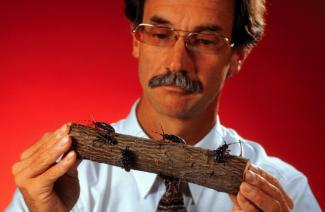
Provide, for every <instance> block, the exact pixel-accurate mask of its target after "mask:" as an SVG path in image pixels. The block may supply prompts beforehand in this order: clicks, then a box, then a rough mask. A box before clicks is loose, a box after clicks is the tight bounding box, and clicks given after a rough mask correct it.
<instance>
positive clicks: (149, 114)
mask: <svg viewBox="0 0 325 212" xmlns="http://www.w3.org/2000/svg"><path fill="white" fill-rule="evenodd" d="M217 99H218V97H217ZM218 102H219V101H215V103H213V104H210V105H209V106H208V108H206V109H205V110H203V111H202V112H201V113H198V114H197V115H196V116H194V117H191V118H186V119H184V118H179V117H172V116H167V115H165V114H161V113H159V112H157V111H156V110H154V108H153V107H152V106H151V105H150V103H149V102H148V101H146V100H144V99H143V98H141V99H140V102H139V104H138V106H137V110H136V114H137V118H138V121H139V123H140V125H141V127H142V129H143V130H144V132H145V133H146V134H147V135H148V136H149V137H150V138H151V139H154V140H161V139H162V136H161V135H160V134H163V132H164V133H165V134H173V135H176V136H180V137H182V138H184V139H185V140H186V142H187V144H190V145H195V144H196V143H198V142H199V141H200V140H201V139H202V138H203V137H204V136H205V135H206V134H208V132H209V131H210V130H211V129H212V128H213V127H214V125H215V123H216V115H217V113H218ZM157 120H159V121H157Z"/></svg>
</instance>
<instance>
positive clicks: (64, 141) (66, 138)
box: [60, 136, 69, 146]
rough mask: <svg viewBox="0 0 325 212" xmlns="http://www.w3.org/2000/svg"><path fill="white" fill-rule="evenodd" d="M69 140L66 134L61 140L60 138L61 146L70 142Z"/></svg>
mask: <svg viewBox="0 0 325 212" xmlns="http://www.w3.org/2000/svg"><path fill="white" fill-rule="evenodd" d="M68 141H69V136H64V137H63V138H62V139H61V140H60V146H64V145H65V144H66V143H68Z"/></svg>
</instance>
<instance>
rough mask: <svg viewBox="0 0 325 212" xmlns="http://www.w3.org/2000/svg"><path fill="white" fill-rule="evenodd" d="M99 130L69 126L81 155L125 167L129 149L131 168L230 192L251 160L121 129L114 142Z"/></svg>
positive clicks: (237, 185) (235, 191)
mask: <svg viewBox="0 0 325 212" xmlns="http://www.w3.org/2000/svg"><path fill="white" fill-rule="evenodd" d="M98 133H102V134H103V130H101V129H96V128H93V127H89V126H84V125H79V124H72V125H71V126H70V133H69V134H70V136H71V137H72V141H73V148H74V149H75V151H76V152H77V155H78V156H79V158H81V159H88V160H92V161H96V162H99V163H106V164H110V165H113V166H119V167H123V158H122V152H123V151H124V152H125V150H127V151H128V152H131V154H132V155H131V156H132V157H130V158H129V159H130V160H131V162H132V163H131V164H129V167H130V168H131V169H135V170H141V171H146V172H153V173H157V174H161V175H165V176H172V177H177V178H180V179H181V180H182V181H184V182H191V183H195V184H199V185H202V186H205V187H209V188H212V189H215V190H217V191H220V192H226V193H229V194H237V193H238V191H239V186H240V184H241V182H242V180H243V176H244V173H245V170H246V169H247V167H248V164H249V161H248V160H247V159H245V158H242V157H237V156H230V157H229V158H227V159H226V160H225V162H222V163H219V162H217V161H216V160H215V159H214V158H215V152H214V151H212V150H207V149H202V148H199V147H193V146H190V145H186V144H176V143H171V142H168V141H156V140H151V139H145V138H139V137H134V136H130V135H123V134H119V133H113V135H112V136H111V137H113V138H114V139H116V141H117V143H116V144H115V145H112V144H109V142H107V141H108V140H107V139H106V140H105V139H104V140H103V138H104V137H103V136H98ZM130 160H127V161H129V162H130ZM124 161H125V160H124Z"/></svg>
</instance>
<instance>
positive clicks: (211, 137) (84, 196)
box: [6, 102, 321, 212]
mask: <svg viewBox="0 0 325 212" xmlns="http://www.w3.org/2000/svg"><path fill="white" fill-rule="evenodd" d="M137 103H138V102H136V103H135V104H134V105H133V107H132V109H131V112H130V114H129V116H128V117H127V118H126V119H123V120H120V121H119V122H117V123H115V124H113V127H114V128H115V130H116V132H118V133H123V134H128V135H134V136H138V137H145V138H147V137H148V136H147V135H146V134H145V133H144V131H143V129H142V128H141V126H140V125H139V122H138V120H137V117H136V112H135V110H136V105H137ZM239 139H240V140H241V141H243V143H242V144H243V157H245V158H248V159H250V161H251V162H252V163H253V164H255V165H257V166H259V167H261V168H262V169H264V170H266V171H267V172H268V173H270V174H272V175H273V176H274V177H276V178H277V179H278V180H279V182H280V183H281V185H282V186H283V188H284V189H285V191H287V192H288V194H289V195H290V197H291V198H292V199H293V201H294V211H321V209H320V207H319V205H318V203H317V201H316V199H315V197H314V195H313V193H312V192H311V189H310V187H309V185H308V182H307V178H306V177H305V176H304V175H303V174H302V173H301V172H299V171H298V170H296V169H295V168H294V167H292V166H291V165H289V164H287V163H285V162H283V161H282V160H280V159H278V158H275V157H270V156H268V155H267V154H266V153H265V151H264V149H263V148H262V147H261V146H260V145H259V144H257V143H255V142H252V141H248V140H245V139H243V138H241V137H240V136H239V135H238V134H237V133H236V132H235V131H234V130H232V129H229V128H225V127H224V126H222V125H221V124H220V122H219V118H218V117H217V122H216V125H215V126H214V127H213V128H212V129H211V130H210V132H209V133H208V134H207V135H206V136H205V137H204V138H203V139H202V140H201V141H200V142H199V143H197V144H196V145H195V146H196V147H201V148H205V149H216V148H217V147H218V146H220V145H222V144H223V141H226V142H227V143H230V142H237V141H238V140H239ZM230 149H231V154H233V155H239V154H240V146H239V145H230ZM78 173H79V180H80V189H81V191H80V197H79V200H78V202H77V203H76V205H75V207H74V208H73V209H72V211H98V212H102V211H110V212H129V211H136V212H139V211H143V212H153V211H155V210H156V207H157V205H158V202H159V200H160V197H161V196H162V195H163V193H164V192H165V186H164V183H163V182H162V180H161V179H160V177H158V176H157V174H153V173H148V172H142V171H136V170H131V171H130V172H126V171H125V170H124V169H122V168H119V167H115V166H110V165H106V164H100V163H96V162H92V161H89V160H83V161H82V162H81V164H80V165H79V167H78ZM188 187H189V188H188V189H189V191H190V192H187V195H185V194H184V203H185V206H186V208H187V211H188V212H192V211H193V212H194V211H202V212H208V211H231V209H232V207H233V204H232V202H231V200H230V199H229V197H228V195H227V194H226V193H222V192H217V191H215V190H213V189H210V188H206V187H202V186H199V185H196V184H192V183H189V186H188ZM6 211H8V212H9V211H15V212H16V211H28V209H27V207H26V205H25V203H24V200H23V198H22V195H21V193H20V192H19V190H18V189H17V190H16V192H15V195H14V198H13V200H12V202H11V204H10V205H9V207H8V208H7V210H6Z"/></svg>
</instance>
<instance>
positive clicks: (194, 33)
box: [131, 23, 235, 53]
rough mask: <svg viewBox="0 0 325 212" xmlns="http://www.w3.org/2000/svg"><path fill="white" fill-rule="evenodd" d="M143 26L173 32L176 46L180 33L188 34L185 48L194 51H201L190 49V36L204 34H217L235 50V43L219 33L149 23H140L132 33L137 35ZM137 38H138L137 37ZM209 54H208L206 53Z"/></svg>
mask: <svg viewBox="0 0 325 212" xmlns="http://www.w3.org/2000/svg"><path fill="white" fill-rule="evenodd" d="M141 26H149V27H158V28H167V29H169V30H171V31H172V32H173V33H174V34H175V35H176V36H177V39H175V41H174V43H173V44H175V43H176V42H177V40H178V38H179V37H180V35H179V32H185V33H187V34H186V35H185V36H183V37H185V39H184V42H185V47H186V48H187V49H189V50H194V51H199V50H195V49H191V48H189V47H188V44H187V43H188V40H189V38H190V36H192V35H202V34H203V35H204V34H215V35H217V36H219V37H220V38H222V39H224V41H225V43H226V45H227V46H228V48H233V47H234V46H235V43H231V42H230V39H229V38H228V37H226V36H224V35H222V34H219V33H215V32H212V33H201V32H193V31H187V30H181V29H175V28H173V27H167V26H159V25H154V24H148V23H140V24H138V25H137V26H135V27H134V28H133V29H132V31H131V32H132V33H133V34H135V33H136V31H137V29H139V28H140V27H141ZM135 37H136V36H135ZM137 40H138V41H139V42H141V43H145V42H143V41H141V40H139V39H137ZM145 44H148V43H145ZM148 45H152V44H148ZM152 46H159V45H152ZM171 46H172V45H171ZM161 47H162V46H161ZM206 53H207V52H206Z"/></svg>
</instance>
